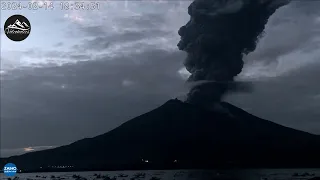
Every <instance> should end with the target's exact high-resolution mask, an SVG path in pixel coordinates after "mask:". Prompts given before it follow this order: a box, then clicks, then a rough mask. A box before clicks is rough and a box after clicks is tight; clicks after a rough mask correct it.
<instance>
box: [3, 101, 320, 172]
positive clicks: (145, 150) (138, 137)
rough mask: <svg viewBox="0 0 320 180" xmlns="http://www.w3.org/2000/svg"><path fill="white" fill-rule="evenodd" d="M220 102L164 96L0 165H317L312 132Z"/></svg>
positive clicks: (318, 140)
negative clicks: (108, 125) (114, 123)
mask: <svg viewBox="0 0 320 180" xmlns="http://www.w3.org/2000/svg"><path fill="white" fill-rule="evenodd" d="M221 106H223V107H224V108H226V109H228V111H229V114H226V113H222V112H215V111H209V110H205V109H202V108H199V107H197V106H194V105H191V104H187V103H183V102H181V101H179V100H170V101H168V102H166V103H165V104H164V105H162V106H160V107H158V108H156V109H154V110H152V111H150V112H148V113H146V114H143V115H141V116H138V117H136V118H134V119H132V120H130V121H128V122H126V123H124V124H122V125H121V126H119V127H118V128H115V129H114V130H112V131H110V132H108V133H105V134H102V135H99V136H96V137H94V138H86V139H82V140H79V141H77V142H74V143H72V144H70V145H66V146H62V147H58V148H55V149H50V150H44V151H38V152H31V153H27V154H24V155H20V156H13V157H10V158H5V159H2V160H1V166H3V165H4V163H7V162H11V163H15V164H16V165H17V167H18V168H19V169H23V170H30V171H31V170H33V171H35V170H36V171H39V170H46V171H48V170H50V169H47V168H46V167H48V166H54V165H72V166H74V169H73V170H115V169H144V168H148V169H170V168H217V167H219V168H220V167H261V168H266V167H279V168H280V167H281V168H283V167H285V168H289V167H320V156H319V152H320V137H319V136H318V135H313V134H309V133H306V132H302V131H298V130H294V129H291V128H287V127H284V126H281V125H278V124H275V123H273V122H270V121H267V120H263V119H260V118H258V117H255V116H253V115H251V114H249V113H247V112H245V111H243V110H241V109H239V108H237V107H235V106H233V105H231V104H228V103H221ZM70 129H72V127H70ZM142 159H144V161H145V160H148V163H147V162H144V161H142ZM39 167H42V169H39Z"/></svg>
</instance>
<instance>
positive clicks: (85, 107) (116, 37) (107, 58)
mask: <svg viewBox="0 0 320 180" xmlns="http://www.w3.org/2000/svg"><path fill="white" fill-rule="evenodd" d="M101 3H103V2H101ZM189 4H190V2H186V1H183V2H178V1H175V2H155V1H151V2H146V1H142V2H139V1H138V2H137V1H128V3H127V4H126V3H125V2H124V1H121V2H115V1H112V2H110V1H109V2H108V3H106V4H103V5H102V6H101V9H103V8H105V9H104V10H101V11H90V12H82V13H80V12H79V11H78V12H76V11H75V12H72V11H68V12H67V11H65V12H63V13H61V11H59V10H55V11H54V12H50V13H46V12H42V11H39V12H35V13H30V12H21V14H25V16H26V17H28V18H29V20H30V22H32V23H33V24H32V28H33V29H32V33H33V35H32V36H31V35H30V37H28V39H27V40H26V41H25V42H21V43H13V42H10V40H8V39H6V37H5V36H4V35H3V34H2V35H1V42H2V45H1V72H2V73H1V153H2V154H1V156H8V155H12V154H20V153H23V152H28V151H34V150H41V149H45V148H52V147H55V146H60V145H64V144H68V143H71V142H73V141H76V140H79V139H81V138H85V137H93V136H96V135H99V134H102V133H105V132H107V131H109V130H111V129H113V128H115V127H117V126H119V125H120V124H121V123H123V122H125V121H127V120H129V119H130V118H133V117H135V116H137V115H140V114H142V113H145V112H147V111H149V110H151V109H153V108H156V107H157V106H160V105H161V104H163V103H164V102H166V101H167V100H169V99H170V98H175V97H181V96H183V95H184V94H185V93H186V92H187V89H186V87H185V85H184V81H185V78H186V76H187V75H188V73H186V71H184V70H183V64H182V62H183V59H184V58H185V54H184V53H183V52H179V51H178V49H177V47H176V44H177V43H178V41H179V36H178V34H177V31H178V29H179V27H180V26H182V25H184V24H185V23H186V22H187V21H188V18H189V16H188V14H187V7H188V5H189ZM319 8H320V2H319V1H308V2H299V1H294V2H293V3H291V4H290V5H289V6H286V7H284V8H282V9H280V10H279V11H277V13H276V14H275V15H274V16H273V17H272V18H271V19H270V22H269V23H268V25H267V29H266V33H265V35H264V37H263V38H262V39H261V41H260V42H259V45H258V47H257V50H256V51H255V52H253V53H252V54H250V55H248V56H247V57H246V58H245V61H246V65H245V68H244V70H243V72H242V74H240V76H239V79H242V80H246V81H253V82H254V85H255V89H254V92H252V93H250V94H234V95H231V96H230V97H228V98H227V101H229V102H231V103H232V104H234V105H237V106H239V107H241V108H243V109H245V110H247V111H248V112H250V113H252V114H254V115H257V116H259V117H261V118H265V119H268V120H270V121H274V122H276V123H279V124H283V125H286V126H289V127H293V128H297V129H300V130H304V131H308V132H311V133H316V134H320V121H319V119H320V118H319V117H320V112H319V110H318V109H320V84H319V83H318V82H319V79H318V78H319V70H320V48H319V47H320V11H319V10H318V9H319ZM1 13H2V17H1V26H3V24H4V22H5V20H6V19H7V18H8V17H9V16H10V15H12V14H10V13H6V14H5V13H3V11H1ZM28 13H29V14H28ZM40 15H43V16H47V17H46V19H49V20H50V22H55V24H56V26H52V27H51V28H52V29H54V30H57V31H58V34H52V37H48V38H47V39H46V40H43V39H44V38H45V37H47V35H45V33H43V32H45V31H46V28H47V27H46V26H45V23H44V22H42V20H41V19H37V17H38V16H40ZM97 17H99V18H97ZM34 29H35V30H34Z"/></svg>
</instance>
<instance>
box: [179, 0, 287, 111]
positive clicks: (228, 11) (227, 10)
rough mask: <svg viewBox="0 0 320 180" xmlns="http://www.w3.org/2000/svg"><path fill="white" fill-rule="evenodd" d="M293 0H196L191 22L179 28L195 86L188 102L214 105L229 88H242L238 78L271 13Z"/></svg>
mask: <svg viewBox="0 0 320 180" xmlns="http://www.w3.org/2000/svg"><path fill="white" fill-rule="evenodd" d="M289 2H290V0H194V1H193V2H192V3H191V5H190V6H189V8H188V14H189V15H190V20H189V22H188V23H187V24H186V25H184V26H182V27H181V28H180V29H179V32H178V33H179V35H180V36H181V40H180V42H179V43H178V47H179V49H180V50H183V51H186V52H187V53H188V56H187V58H186V59H185V62H184V65H185V67H186V69H187V70H188V71H189V72H190V73H191V76H190V77H189V79H188V81H189V82H200V81H201V82H204V83H200V84H198V85H196V86H194V87H193V88H191V90H190V92H189V93H188V98H187V102H189V103H193V104H198V105H201V106H205V107H206V106H211V105H213V103H215V102H219V101H220V100H221V98H222V97H223V95H224V94H226V93H227V92H228V91H235V90H236V89H239V88H241V87H240V86H238V83H236V82H234V78H235V77H236V76H237V75H238V74H239V73H240V72H241V71H242V68H243V60H242V58H243V55H245V54H248V53H250V52H252V51H254V50H255V48H256V44H257V41H258V39H259V37H260V36H261V34H262V32H263V30H264V28H265V25H266V24H267V21H268V19H269V17H270V16H271V15H272V14H273V13H274V12H275V11H276V10H277V9H278V8H280V7H282V6H284V5H287V4H288V3H289Z"/></svg>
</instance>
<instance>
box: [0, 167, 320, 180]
mask: <svg viewBox="0 0 320 180" xmlns="http://www.w3.org/2000/svg"><path fill="white" fill-rule="evenodd" d="M314 177H320V169H248V170H232V171H231V170H224V171H223V170H165V171H161V170H150V171H99V172H52V173H25V174H24V173H19V174H17V175H16V176H15V177H10V178H11V180H110V179H113V180H229V179H230V180H308V179H312V178H314ZM8 179H9V177H6V176H5V175H4V174H1V180H8ZM9 180H10V179H9Z"/></svg>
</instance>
